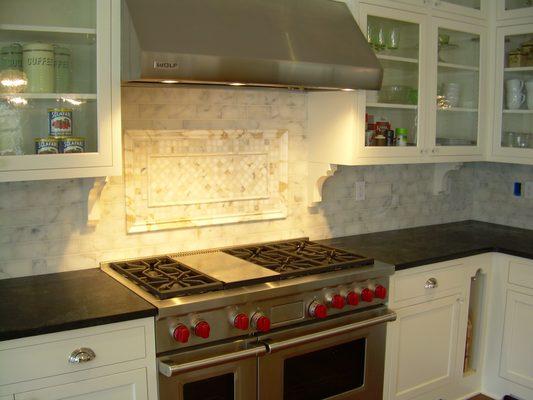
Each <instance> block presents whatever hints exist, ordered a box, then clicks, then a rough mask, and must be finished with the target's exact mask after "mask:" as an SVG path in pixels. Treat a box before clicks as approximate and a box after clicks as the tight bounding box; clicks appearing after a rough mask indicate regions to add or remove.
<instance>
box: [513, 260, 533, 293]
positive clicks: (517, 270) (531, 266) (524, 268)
mask: <svg viewBox="0 0 533 400" xmlns="http://www.w3.org/2000/svg"><path fill="white" fill-rule="evenodd" d="M509 283H513V284H515V285H518V286H524V287H527V288H530V289H533V262H527V261H511V262H510V263H509Z"/></svg>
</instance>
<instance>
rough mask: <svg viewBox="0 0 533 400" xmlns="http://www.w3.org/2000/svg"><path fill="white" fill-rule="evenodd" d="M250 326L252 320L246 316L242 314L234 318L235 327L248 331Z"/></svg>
mask: <svg viewBox="0 0 533 400" xmlns="http://www.w3.org/2000/svg"><path fill="white" fill-rule="evenodd" d="M249 325H250V320H249V319H248V316H247V315H246V314H243V313H240V314H237V315H236V316H235V318H233V326H234V327H235V328H237V329H240V330H243V331H245V330H247V329H248V326H249Z"/></svg>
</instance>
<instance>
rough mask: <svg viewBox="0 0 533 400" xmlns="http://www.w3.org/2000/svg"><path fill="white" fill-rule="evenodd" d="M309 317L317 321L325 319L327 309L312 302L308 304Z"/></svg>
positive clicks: (320, 304) (316, 302)
mask: <svg viewBox="0 0 533 400" xmlns="http://www.w3.org/2000/svg"><path fill="white" fill-rule="evenodd" d="M309 315H310V316H311V317H314V318H317V319H322V318H326V317H327V316H328V309H327V308H326V306H325V305H324V304H322V303H319V302H318V301H313V302H312V303H311V304H309Z"/></svg>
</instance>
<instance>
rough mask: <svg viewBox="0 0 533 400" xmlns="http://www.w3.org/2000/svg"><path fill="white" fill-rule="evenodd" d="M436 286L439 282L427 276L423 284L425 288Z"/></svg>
mask: <svg viewBox="0 0 533 400" xmlns="http://www.w3.org/2000/svg"><path fill="white" fill-rule="evenodd" d="M437 286H439V284H438V283H437V280H436V279H435V278H429V279H428V280H427V281H426V284H425V285H424V287H425V288H426V289H435V288H436V287H437Z"/></svg>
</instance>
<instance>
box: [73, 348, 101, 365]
mask: <svg viewBox="0 0 533 400" xmlns="http://www.w3.org/2000/svg"><path fill="white" fill-rule="evenodd" d="M95 357H96V354H94V351H92V350H91V349H89V348H88V347H81V348H79V349H76V350H74V351H73V352H72V353H70V356H69V357H68V362H69V363H71V364H81V363H86V362H89V361H91V360H94V359H95Z"/></svg>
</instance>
